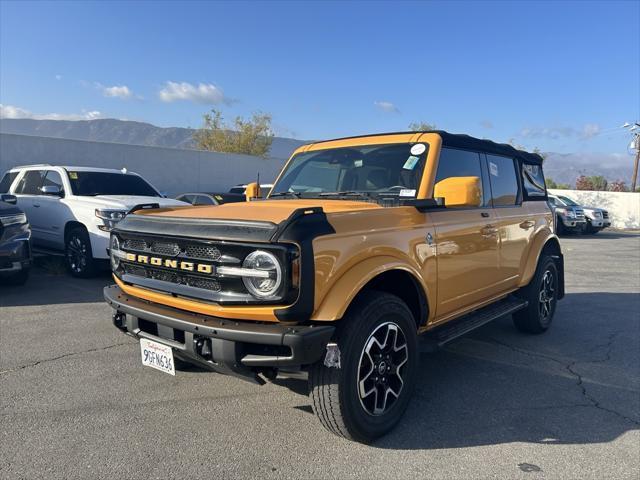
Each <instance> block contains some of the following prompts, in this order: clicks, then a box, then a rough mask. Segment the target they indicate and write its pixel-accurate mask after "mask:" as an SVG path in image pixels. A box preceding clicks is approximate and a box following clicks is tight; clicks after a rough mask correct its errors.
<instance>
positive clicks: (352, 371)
mask: <svg viewBox="0 0 640 480" xmlns="http://www.w3.org/2000/svg"><path fill="white" fill-rule="evenodd" d="M340 323H341V328H340V330H339V333H338V335H337V344H338V348H339V349H340V357H338V358H339V361H338V362H337V364H336V362H334V363H333V364H330V365H331V366H326V365H325V363H324V361H319V362H317V363H316V364H314V365H313V366H312V367H311V371H310V372H309V384H310V385H309V387H310V388H309V390H310V397H311V401H312V404H313V410H314V412H315V414H316V416H317V417H318V419H319V420H320V423H321V424H322V425H323V426H324V427H325V428H326V429H327V430H329V431H330V432H332V433H334V434H336V435H339V436H341V437H344V438H347V439H349V440H356V441H360V442H370V441H372V440H374V439H376V438H378V437H380V436H381V435H384V434H385V433H386V432H388V431H389V430H391V429H392V428H393V427H394V426H395V425H396V424H397V423H398V422H399V421H400V418H401V417H402V414H403V413H404V411H405V410H406V408H407V405H408V403H409V399H410V397H411V393H412V391H413V387H414V384H415V376H416V371H417V365H418V347H417V332H416V323H415V320H414V318H413V315H412V314H411V311H410V310H409V308H408V307H407V305H406V304H405V303H404V302H403V301H402V300H400V299H399V298H398V297H396V296H395V295H390V294H388V293H382V292H367V293H364V294H363V295H361V296H360V297H359V298H358V299H357V300H356V303H354V305H353V306H352V307H351V308H350V309H349V312H348V313H347V315H346V316H345V317H344V318H343V319H342V320H341V321H340Z"/></svg>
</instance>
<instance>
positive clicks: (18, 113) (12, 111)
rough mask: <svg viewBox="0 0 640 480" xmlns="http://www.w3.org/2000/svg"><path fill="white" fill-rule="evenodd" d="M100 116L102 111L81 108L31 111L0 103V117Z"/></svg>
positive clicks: (76, 118)
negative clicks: (79, 109) (53, 111)
mask: <svg viewBox="0 0 640 480" xmlns="http://www.w3.org/2000/svg"><path fill="white" fill-rule="evenodd" d="M102 117H103V115H102V113H100V112H98V111H97V110H92V111H86V110H83V111H82V113H33V112H31V111H29V110H26V109H24V108H20V107H16V106H13V105H2V104H0V118H31V119H33V120H95V119H96V118H102Z"/></svg>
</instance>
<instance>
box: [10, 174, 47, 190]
mask: <svg viewBox="0 0 640 480" xmlns="http://www.w3.org/2000/svg"><path fill="white" fill-rule="evenodd" d="M44 173H45V172H44V170H27V171H26V172H25V174H24V176H23V177H22V178H21V179H20V182H18V186H17V188H16V193H22V194H24V195H40V186H41V185H42V177H43V176H44Z"/></svg>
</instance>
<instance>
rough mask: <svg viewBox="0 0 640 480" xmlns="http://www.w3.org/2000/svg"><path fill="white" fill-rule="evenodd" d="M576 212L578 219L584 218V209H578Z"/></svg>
mask: <svg viewBox="0 0 640 480" xmlns="http://www.w3.org/2000/svg"><path fill="white" fill-rule="evenodd" d="M575 214H576V219H578V220H584V210H579V209H576V210H575Z"/></svg>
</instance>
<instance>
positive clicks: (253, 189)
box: [244, 182, 260, 202]
mask: <svg viewBox="0 0 640 480" xmlns="http://www.w3.org/2000/svg"><path fill="white" fill-rule="evenodd" d="M244 196H245V198H246V199H247V202H250V201H251V200H253V199H254V198H260V185H258V183H257V182H252V183H250V184H249V185H247V189H246V190H245V191H244Z"/></svg>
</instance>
